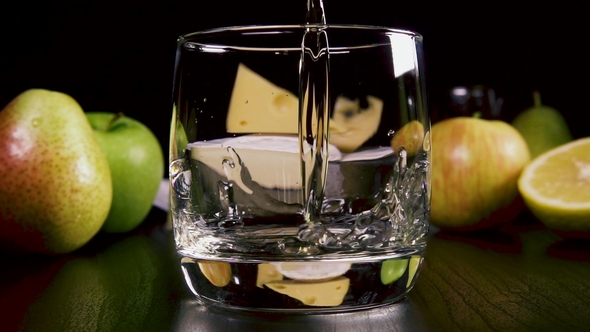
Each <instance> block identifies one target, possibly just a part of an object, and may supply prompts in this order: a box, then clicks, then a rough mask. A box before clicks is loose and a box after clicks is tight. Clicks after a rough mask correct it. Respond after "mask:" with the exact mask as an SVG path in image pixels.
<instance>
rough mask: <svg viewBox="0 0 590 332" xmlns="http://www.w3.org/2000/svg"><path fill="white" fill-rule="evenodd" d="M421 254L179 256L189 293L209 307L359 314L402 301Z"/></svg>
mask: <svg viewBox="0 0 590 332" xmlns="http://www.w3.org/2000/svg"><path fill="white" fill-rule="evenodd" d="M422 262H423V252H417V253H413V254H411V255H405V256H396V257H395V258H392V257H382V258H375V257H370V258H369V259H367V261H359V260H355V261H354V262H346V261H287V262H285V261H282V262H261V261H249V262H248V261H246V262H242V261H239V262H236V261H204V260H197V259H195V258H191V257H186V256H183V257H182V258H181V267H182V271H183V273H184V276H185V280H186V282H187V285H188V287H189V288H190V290H191V291H192V292H193V293H194V294H195V295H196V296H197V298H198V299H199V300H200V301H201V302H203V303H205V304H209V305H214V306H217V307H222V308H226V309H235V310H247V311H260V312H276V313H279V312H280V313H301V314H308V313H318V314H319V313H330V312H347V311H355V310H364V309H370V308H375V307H379V306H383V305H387V304H391V303H394V302H397V301H399V300H401V299H403V298H404V297H405V296H406V295H407V294H408V292H409V291H410V289H411V288H412V287H413V285H414V283H415V280H416V278H417V276H418V273H419V271H420V267H421V265H422Z"/></svg>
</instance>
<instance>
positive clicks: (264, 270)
mask: <svg viewBox="0 0 590 332" xmlns="http://www.w3.org/2000/svg"><path fill="white" fill-rule="evenodd" d="M279 280H283V275H282V274H281V273H280V272H279V271H277V269H276V268H275V267H274V265H272V264H268V263H262V264H258V273H257V274H256V287H260V288H262V286H263V285H264V284H266V283H267V282H271V281H279Z"/></svg>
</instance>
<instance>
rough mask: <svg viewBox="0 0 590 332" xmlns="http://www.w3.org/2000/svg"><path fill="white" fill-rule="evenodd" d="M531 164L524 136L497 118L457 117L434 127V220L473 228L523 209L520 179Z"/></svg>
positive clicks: (445, 225) (441, 224) (444, 225)
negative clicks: (525, 167)
mask: <svg viewBox="0 0 590 332" xmlns="http://www.w3.org/2000/svg"><path fill="white" fill-rule="evenodd" d="M529 161H530V153H529V149H528V146H527V144H526V142H525V140H524V138H523V137H522V136H521V135H520V133H519V132H518V131H517V130H516V129H515V128H514V127H512V126H511V125H509V124H508V123H506V122H503V121H499V120H491V121H490V120H483V119H478V118H470V117H456V118H451V119H447V120H444V121H441V122H438V123H436V124H434V125H433V126H432V202H431V203H432V206H431V214H430V221H431V223H432V224H433V225H436V226H439V227H441V228H452V229H456V230H474V229H478V228H484V227H489V226H492V225H496V224H500V223H503V222H508V221H510V220H512V219H514V218H515V217H516V216H517V215H518V213H520V212H521V211H522V209H523V208H524V205H523V204H522V201H521V199H520V195H519V192H518V188H517V180H518V177H519V175H520V172H521V170H522V168H523V167H524V166H525V165H526V164H527V163H528V162H529Z"/></svg>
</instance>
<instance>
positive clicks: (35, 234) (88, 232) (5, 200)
mask: <svg viewBox="0 0 590 332" xmlns="http://www.w3.org/2000/svg"><path fill="white" fill-rule="evenodd" d="M112 195H113V194H112V184H111V173H110V170H109V165H108V162H107V160H106V157H105V156H104V154H103V152H102V150H101V148H100V146H99V145H98V142H97V141H96V138H95V136H94V133H93V130H92V128H91V126H90V124H89V122H88V120H87V118H86V116H85V114H84V112H83V110H82V108H81V107H80V105H79V104H78V103H77V102H76V101H75V100H74V99H73V98H72V97H70V96H68V95H67V94H64V93H61V92H54V91H48V90H42V89H31V90H27V91H25V92H23V93H21V94H20V95H18V96H17V97H16V98H15V99H14V100H12V101H11V102H10V103H9V104H8V105H7V106H6V107H5V108H4V109H3V110H2V111H0V248H1V249H3V250H5V251H11V252H36V253H66V252H70V251H73V250H75V249H77V248H79V247H81V246H83V245H84V244H86V243H87V242H88V241H90V239H91V238H92V237H93V236H94V235H95V234H96V233H97V232H98V231H99V230H100V228H101V226H102V225H103V223H104V221H105V219H106V217H107V215H108V213H109V209H110V206H111V201H112Z"/></svg>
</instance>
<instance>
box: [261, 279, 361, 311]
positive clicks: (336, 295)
mask: <svg viewBox="0 0 590 332" xmlns="http://www.w3.org/2000/svg"><path fill="white" fill-rule="evenodd" d="M264 285H265V286H266V287H268V288H270V289H272V290H274V291H275V292H278V293H281V294H285V295H287V296H290V297H292V298H295V299H297V300H299V301H301V302H303V304H306V305H309V306H323V307H333V306H337V305H341V304H342V301H344V296H346V293H347V292H348V288H349V287H350V279H348V278H346V277H342V276H341V277H336V278H334V279H330V280H326V281H319V282H305V281H297V280H280V281H271V282H268V283H266V284H264Z"/></svg>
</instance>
